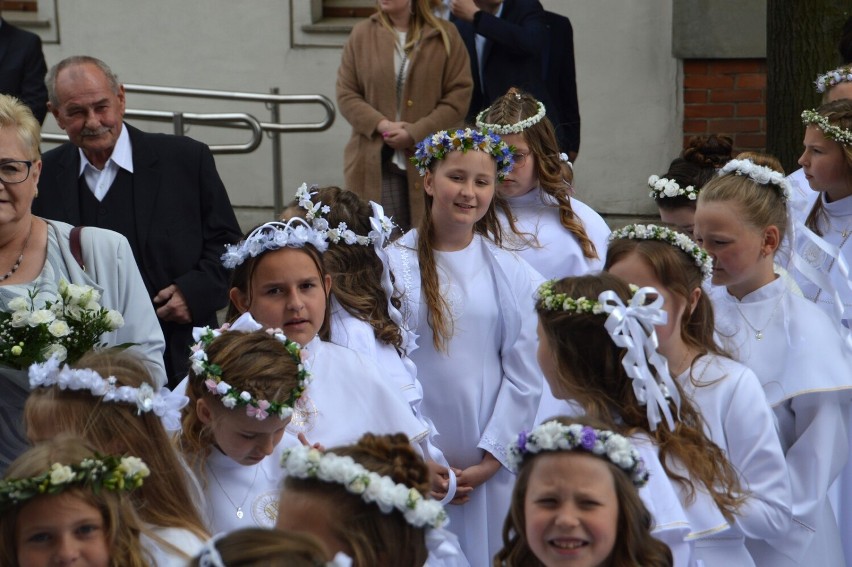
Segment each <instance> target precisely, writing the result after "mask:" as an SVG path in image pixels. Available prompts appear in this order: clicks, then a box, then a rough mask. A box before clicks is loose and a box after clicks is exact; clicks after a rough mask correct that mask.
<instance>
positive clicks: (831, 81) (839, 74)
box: [814, 66, 852, 93]
mask: <svg viewBox="0 0 852 567" xmlns="http://www.w3.org/2000/svg"><path fill="white" fill-rule="evenodd" d="M844 82H852V67H849V66H846V67H838V68H837V69H834V70H832V71H829V72H828V73H825V74H824V75H817V78H816V81H814V84H815V85H816V90H817V92H818V93H824V92H825V91H827V90H828V89H830V88H831V87H834V86H836V85H839V84H840V83H844Z"/></svg>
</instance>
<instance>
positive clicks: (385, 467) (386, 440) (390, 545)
mask: <svg viewBox="0 0 852 567" xmlns="http://www.w3.org/2000/svg"><path fill="white" fill-rule="evenodd" d="M330 451H331V452H332V453H334V454H335V455H340V456H347V457H351V458H352V459H353V460H354V461H355V462H356V463H359V464H361V465H362V466H363V467H364V468H366V469H367V470H370V471H373V472H376V473H378V474H380V475H383V476H388V477H390V478H392V479H393V481H394V482H396V483H398V484H404V485H406V486H408V487H410V488H414V489H415V490H417V491H418V492H419V493H420V494H421V495H423V497H424V498H427V497H428V493H429V487H430V484H429V469H428V468H427V467H426V464H425V463H424V462H423V459H421V458H420V456H419V455H418V454H417V453H415V452H414V449H412V448H411V443H410V442H409V440H408V437H407V436H406V435H404V434H402V433H396V434H393V435H375V434H373V433H366V434H364V435H363V436H362V437H361V438H360V439H359V440H358V442H357V443H355V444H354V445H346V446H343V447H336V448H333V449H330ZM284 491H285V492H288V491H296V492H299V493H301V494H310V495H311V496H312V497H315V498H318V499H322V500H324V501H326V502H328V503H331V504H332V505H333V506H334V510H335V514H334V517H335V518H336V520H337V521H336V522H335V523H334V524H333V525H331V526H329V528H330V529H331V531H332V533H333V534H334V536H335V537H336V538H337V539H338V540H340V541H341V542H344V543H345V544H346V545H347V546H348V547H349V549H351V550H352V559H353V560H354V564H355V565H356V567H368V566H369V567H393V566H396V565H423V564H424V563H425V562H426V558H427V556H428V551H427V549H426V528H417V527H414V526H412V525H411V524H409V523H408V522H407V521H406V520H405V517H404V516H403V515H402V513H401V512H399V511H398V510H393V511H391V512H390V513H389V514H385V513H383V512H382V511H381V510H380V509H379V507H378V506H377V505H375V504H368V503H366V502H364V501H363V500H362V499H361V498H360V497H358V496H356V495H353V494H351V493H349V492H348V491H347V490H346V488H345V487H343V486H341V485H336V484H330V483H326V482H323V481H320V480H317V479H313V478H307V479H300V478H296V477H293V476H288V477H286V478H285V480H284Z"/></svg>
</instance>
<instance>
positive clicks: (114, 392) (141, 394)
mask: <svg viewBox="0 0 852 567" xmlns="http://www.w3.org/2000/svg"><path fill="white" fill-rule="evenodd" d="M29 377H30V389H31V390H34V389H36V388H49V387H51V386H54V385H56V386H59V389H60V390H75V391H82V390H86V391H88V392H90V393H91V394H92V395H93V396H96V397H100V398H101V400H102V401H104V402H116V403H125V404H135V405H136V410H137V411H136V413H137V415H141V414H142V413H147V412H149V411H152V412H154V415H156V416H157V417H159V418H160V419H161V420H162V422H163V426H164V427H165V428H166V429H167V430H169V431H178V430H180V410H181V409H182V408H183V407H184V406H186V404H188V403H189V398H188V397H186V396H183V395H180V394H176V393H174V392H172V391H170V390H169V389H168V388H165V387H163V388H160V389H159V390H157V391H154V389H153V388H152V387H151V386H150V384H147V383H144V382H143V383H142V385H141V386H139V387H138V388H134V387H133V386H118V387H116V383H117V380H116V378H115V376H109V377H107V378H103V377H102V376H101V375H100V374H98V373H97V372H95V371H94V370H90V369H88V368H71V367H69V366H68V365H67V364H66V365H65V366H63V367H62V369H60V368H59V359H58V358H57V357H56V355H54V356H51V357H50V359H49V360H47V361H46V362H36V363H35V364H32V365H31V366H30V369H29Z"/></svg>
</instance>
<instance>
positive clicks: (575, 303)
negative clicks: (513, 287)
mask: <svg viewBox="0 0 852 567" xmlns="http://www.w3.org/2000/svg"><path fill="white" fill-rule="evenodd" d="M555 284H556V280H548V281H546V282H544V283H543V284H541V285H540V286H539V288H538V291H537V292H536V307H537V308H538V309H543V310H546V311H563V312H566V313H574V314H584V313H585V314H592V315H603V314H606V315H607V318H606V322H605V323H604V327H605V328H606V330H607V332H609V335H610V337H612V341H613V342H614V343H615V345H616V346H618V347H621V348H624V349H625V350H626V351H627V352H626V353H625V354H624V357H623V358H622V359H621V364H622V366H624V370H625V372H626V373H627V375H628V376H629V377H630V378H631V379H632V381H633V393H634V394H635V396H636V400H637V401H638V402H639V403H640V404H641V405H644V406H646V408H647V410H646V413H647V417H648V425H649V426H650V427H651V430H652V431H653V430H655V429H656V428H657V425H658V424H659V423H660V422H661V421H662V419H663V417H665V419H666V424H667V425H668V426H669V429H670V430H672V431H673V430H674V418H673V417H672V414H671V411H670V409H669V404H668V402H667V401H666V400H667V399H671V400H672V401H673V402H674V404H675V408H680V395H679V393H678V390H677V387H676V386H675V384H674V382H673V381H672V377H671V374H670V373H669V365H668V362H666V359H665V357H663V356H662V355H661V354H660V353H659V352H657V348H658V347H659V340H658V339H657V333H656V331H655V330H654V327H655V326H656V325H664V324H665V323H666V321H667V320H668V314H667V313H666V312H665V311H664V310H663V308H662V307H663V296H662V294H660V293H659V292H658V291H657V290H656V289H654V288H652V287H643V288H637V287H636V286H631V291H633V297H632V298H631V299H630V302H629V304H628V305H625V304H624V302H623V301H622V300H621V298H620V297H619V296H618V294H617V293H615V292H614V291H604V292H603V293H601V294H600V295H599V296H598V299H597V300H593V299H588V298H586V297H579V298H576V299H575V298H573V297H569V296H568V294H565V293H555V292H554V291H553V287H554V285H555ZM652 296H653V297H654V299H653V301H649V298H650V297H652ZM651 368H653V369H654V370H655V371H656V375H657V376H658V377H659V382H658V381H657V378H655V376H654V374H655V373H654V372H652V371H651Z"/></svg>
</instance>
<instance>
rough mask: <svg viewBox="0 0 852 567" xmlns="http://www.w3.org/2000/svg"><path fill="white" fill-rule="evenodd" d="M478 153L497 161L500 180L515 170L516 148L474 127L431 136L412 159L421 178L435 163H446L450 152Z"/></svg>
mask: <svg viewBox="0 0 852 567" xmlns="http://www.w3.org/2000/svg"><path fill="white" fill-rule="evenodd" d="M471 150H473V151H478V152H485V153H487V154H490V155H491V157H493V158H494V160H495V161H496V162H497V181H502V180H503V179H504V178H505V177H506V174H507V173H509V172H510V171H512V167H514V164H515V159H514V157H513V153H514V149H513V148H512V147H511V146H509V145H507V144H506V142H504V141H503V140H502V139H500V136H498V135H497V134H494V133H493V132H489V131H485V132H480V131H479V130H474V129H472V128H465V129H464V130H450V131H447V130H441V131H440V132H435V133H434V134H432V135H431V136H427V137H426V138H424V139H423V141H422V142H420V143H419V144H417V150H416V151H415V152H414V156H413V157H412V158H411V163H413V164H414V165H415V166H417V171H419V172H420V175H421V176H423V175H426V170H428V169H429V164H430V163H432V161H435V160H442V159H444V158H445V157H446V156H447V152H452V151H457V152H462V153H464V152H467V151H471Z"/></svg>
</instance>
